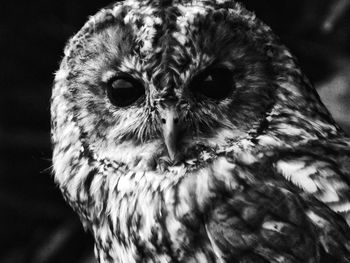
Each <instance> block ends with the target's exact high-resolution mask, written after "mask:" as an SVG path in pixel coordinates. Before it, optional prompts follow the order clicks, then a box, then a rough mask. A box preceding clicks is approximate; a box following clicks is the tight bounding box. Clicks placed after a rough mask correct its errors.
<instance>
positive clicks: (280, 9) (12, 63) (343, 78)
mask: <svg viewBox="0 0 350 263" xmlns="http://www.w3.org/2000/svg"><path fill="white" fill-rule="evenodd" d="M242 2H243V3H244V4H245V5H246V7H247V8H248V9H250V10H253V11H255V12H256V14H257V16H258V17H260V18H261V19H262V20H263V21H264V22H266V23H267V24H269V25H270V26H271V27H272V29H273V30H274V31H275V33H276V34H277V35H279V36H280V37H281V39H282V41H283V42H284V43H285V44H286V45H287V46H288V47H289V48H290V49H291V50H292V52H293V53H294V54H295V55H296V56H297V57H298V59H299V62H300V64H301V65H302V68H303V69H304V71H305V73H306V74H307V75H308V76H309V78H310V79H311V80H312V81H313V82H314V83H315V84H316V87H317V88H318V91H319V93H320V95H321V97H322V98H323V100H324V102H325V104H326V105H327V106H328V107H329V109H330V110H331V112H332V113H333V115H334V117H335V119H336V120H337V121H338V123H339V124H341V126H342V127H343V128H344V129H345V130H347V131H348V132H350V0H294V1H290V0H243V1H242ZM109 3H110V1H105V0H103V1H86V0H85V1H83V0H77V1H68V0H61V1H44V0H37V1H26V2H25V1H22V2H16V1H1V3H0V10H1V13H2V15H1V17H0V48H1V51H2V53H1V59H0V69H1V73H0V79H1V81H0V86H1V95H0V107H1V108H0V213H1V217H0V226H1V227H0V237H1V239H0V262H2V263H22V262H35V263H47V262H50V263H51V262H52V263H56V262H65V263H70V262H77V263H80V262H81V263H83V262H84V263H87V262H94V260H93V257H92V240H91V237H90V235H88V234H86V233H84V231H83V229H82V227H81V225H80V223H79V221H78V219H77V217H76V216H75V215H74V213H73V212H72V211H71V209H70V208H69V207H68V206H67V205H66V204H65V203H64V201H63V199H62V197H61V194H60V193H59V191H58V189H57V187H55V185H54V183H53V178H52V176H51V175H50V166H51V162H50V158H51V149H50V136H49V131H50V114H49V99H50V94H51V84H52V81H53V73H54V71H55V70H57V68H58V63H59V61H60V59H61V57H62V50H63V47H64V44H65V42H66V41H67V39H68V38H69V37H70V36H71V35H72V34H73V33H75V32H77V31H78V30H79V28H80V27H81V26H82V25H83V24H84V22H85V21H86V19H87V17H88V15H92V14H94V13H95V12H96V11H97V10H98V9H99V8H101V7H103V6H104V5H107V4H109Z"/></svg>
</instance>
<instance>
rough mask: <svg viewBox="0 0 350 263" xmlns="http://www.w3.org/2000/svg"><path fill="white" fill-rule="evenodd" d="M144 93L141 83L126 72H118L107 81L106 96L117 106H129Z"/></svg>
mask: <svg viewBox="0 0 350 263" xmlns="http://www.w3.org/2000/svg"><path fill="white" fill-rule="evenodd" d="M144 94H145V90H144V88H143V86H142V84H141V83H140V82H139V81H138V80H136V79H134V78H132V77H131V76H130V75H127V74H120V75H118V76H116V77H114V78H112V79H111V80H110V81H108V83H107V96H108V98H109V100H110V101H111V102H112V104H114V105H115V106H117V107H126V106H129V105H131V104H133V103H134V102H135V101H137V100H138V99H139V98H140V97H141V96H143V95H144Z"/></svg>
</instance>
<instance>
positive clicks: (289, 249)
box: [51, 0, 350, 263]
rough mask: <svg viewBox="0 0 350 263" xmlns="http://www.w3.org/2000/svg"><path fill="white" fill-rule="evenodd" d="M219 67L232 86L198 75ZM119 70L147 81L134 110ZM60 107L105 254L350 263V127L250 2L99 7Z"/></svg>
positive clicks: (57, 93)
mask: <svg viewBox="0 0 350 263" xmlns="http://www.w3.org/2000/svg"><path fill="white" fill-rule="evenodd" d="M208 68H216V69H218V70H219V71H220V70H226V71H228V72H230V74H231V76H232V80H233V83H234V85H233V86H232V89H231V90H230V92H229V93H228V94H225V96H224V97H223V98H220V99H212V98H210V97H207V96H204V95H203V94H202V93H200V92H198V90H196V89H192V88H191V87H192V83H193V82H195V80H196V79H197V78H199V77H198V76H202V75H203V74H204V73H205V72H206V71H207V69H208ZM203 72H204V73H203ZM121 73H123V74H128V76H131V77H132V78H133V79H134V80H135V81H137V82H138V83H140V85H141V86H142V87H143V89H144V94H143V95H142V96H140V97H139V98H138V99H137V100H135V102H133V103H132V104H130V105H127V106H125V107H124V106H123V107H120V106H116V105H114V104H113V102H112V101H111V100H110V98H109V96H108V94H107V93H108V92H107V86H108V85H109V84H108V83H110V80H111V79H115V78H116V76H118V74H119V75H120V74H121ZM200 83H203V82H200ZM128 85H130V83H129V84H128ZM221 88H222V87H220V86H218V87H217V89H218V93H219V91H220V89H221ZM199 91H201V92H202V90H201V88H199ZM204 92H206V91H204ZM211 92H212V93H213V94H214V97H215V96H216V94H215V91H214V92H213V91H211ZM204 94H205V93H204ZM169 109H171V110H169ZM51 114H52V141H53V146H54V150H53V165H54V175H55V180H56V182H57V183H58V184H59V186H60V189H61V190H62V192H63V195H64V197H65V199H66V200H67V202H69V204H70V205H71V206H72V207H73V209H74V210H75V211H76V212H77V213H78V214H79V216H80V218H81V221H82V222H83V224H84V226H85V227H86V228H87V229H89V230H90V231H91V232H92V234H93V236H94V239H95V253H96V256H97V258H98V260H99V262H123V263H128V262H350V229H349V226H348V224H347V223H346V220H347V221H348V223H349V222H350V217H348V216H347V212H348V211H349V210H350V191H349V190H350V187H349V186H350V182H349V180H350V176H349V174H350V169H349V168H350V140H349V139H348V138H347V137H346V136H345V135H344V133H343V132H342V131H341V130H340V128H339V127H338V126H337V125H336V124H335V123H334V121H333V120H332V117H331V116H330V114H329V113H328V111H327V109H326V108H325V107H324V106H323V104H322V103H321V101H320V99H319V97H318V95H317V93H316V92H315V90H314V88H313V87H312V86H311V84H310V83H309V82H308V80H307V79H306V78H305V77H304V76H303V74H302V73H301V70H300V69H299V67H298V65H297V63H296V61H295V59H294V57H293V56H292V55H291V54H290V53H289V51H288V50H287V49H286V48H285V47H284V46H283V45H282V44H281V43H280V42H279V40H278V39H277V38H276V37H275V36H274V34H273V33H272V32H271V30H270V29H269V27H267V26H266V25H265V24H263V23H262V22H261V21H259V20H258V19H257V18H255V15H254V14H253V13H251V12H249V11H247V10H245V9H244V8H243V7H242V6H241V5H240V4H238V3H235V2H233V1H227V0H220V1H219V0H217V1H205V0H198V1H194V0H193V1H187V0H183V1H181V0H172V1H160V0H159V1H137V0H126V1H124V2H118V3H115V4H113V5H111V6H109V7H106V8H104V9H102V10H101V11H100V12H98V13H97V14H96V15H95V16H93V17H91V18H90V19H89V21H88V22H87V23H86V24H85V25H84V26H83V28H82V29H81V30H80V31H79V32H78V33H77V34H76V35H75V36H74V37H73V38H72V39H71V40H70V41H69V43H68V44H67V47H66V49H65V56H64V58H63V60H62V62H61V66H60V69H59V70H58V72H57V74H56V78H55V84H54V88H53V93H52V104H51ZM164 116H166V117H164ZM175 120H176V121H175ZM164 123H165V124H164ZM169 123H170V124H169ZM174 127H175V128H174ZM174 129H177V131H178V132H177V133H176V134H177V136H176V137H175V135H174V134H173V130H174ZM169 138H170V139H169Z"/></svg>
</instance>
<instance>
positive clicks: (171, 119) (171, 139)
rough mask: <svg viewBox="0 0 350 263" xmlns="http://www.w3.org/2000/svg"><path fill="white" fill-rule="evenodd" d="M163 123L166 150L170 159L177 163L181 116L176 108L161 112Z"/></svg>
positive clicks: (170, 107)
mask: <svg viewBox="0 0 350 263" xmlns="http://www.w3.org/2000/svg"><path fill="white" fill-rule="evenodd" d="M160 117H161V122H162V130H163V137H164V142H165V145H166V148H167V150H168V154H169V158H170V160H171V161H173V162H175V161H176V160H177V159H178V157H179V156H178V152H177V139H178V138H177V135H178V131H179V115H178V113H177V111H176V109H175V106H173V105H172V106H167V107H164V108H163V109H162V110H161V111H160Z"/></svg>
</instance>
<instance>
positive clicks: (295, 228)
mask: <svg viewBox="0 0 350 263" xmlns="http://www.w3.org/2000/svg"><path fill="white" fill-rule="evenodd" d="M225 166H226V167H227V164H226V165H225V164H223V165H222V164H221V165H216V166H215V165H214V166H213V167H214V168H213V174H217V175H215V176H214V178H217V179H216V180H217V181H216V182H213V183H212V185H215V186H210V187H207V189H209V192H210V191H216V192H217V193H216V194H213V195H211V196H215V197H216V199H215V200H214V199H213V200H211V201H210V202H207V203H208V204H210V205H207V207H206V206H205V205H203V206H202V207H203V211H204V212H203V213H204V214H205V215H206V221H205V222H206V230H207V234H208V236H209V239H210V241H211V243H212V245H213V247H214V251H215V253H216V255H217V256H218V257H219V258H221V259H222V262H350V229H349V227H348V226H347V224H346V223H345V221H344V220H343V218H342V217H341V216H339V215H338V214H337V213H335V212H333V211H332V210H331V209H329V208H328V207H327V206H326V205H324V204H323V203H322V202H319V201H318V200H316V199H315V198H313V197H312V196H311V197H310V196H309V195H307V194H305V193H303V192H302V191H300V189H298V188H297V187H295V186H293V184H291V183H290V182H288V181H287V180H285V179H284V178H283V177H282V176H281V175H280V174H278V173H276V172H275V171H273V169H270V167H264V165H262V166H261V164H260V165H259V166H255V167H248V166H247V167H244V166H240V165H233V166H234V167H233V168H232V169H231V171H230V172H228V170H227V169H226V168H225ZM221 167H223V168H221ZM220 169H222V170H224V171H225V170H226V172H222V171H220ZM220 187H221V190H219V188H220ZM213 189H215V190H213ZM225 189H226V190H227V191H226V190H225ZM225 191H226V192H225ZM218 196H220V198H218ZM202 204H205V202H203V203H202Z"/></svg>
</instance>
